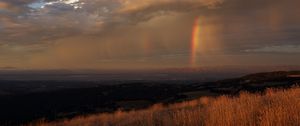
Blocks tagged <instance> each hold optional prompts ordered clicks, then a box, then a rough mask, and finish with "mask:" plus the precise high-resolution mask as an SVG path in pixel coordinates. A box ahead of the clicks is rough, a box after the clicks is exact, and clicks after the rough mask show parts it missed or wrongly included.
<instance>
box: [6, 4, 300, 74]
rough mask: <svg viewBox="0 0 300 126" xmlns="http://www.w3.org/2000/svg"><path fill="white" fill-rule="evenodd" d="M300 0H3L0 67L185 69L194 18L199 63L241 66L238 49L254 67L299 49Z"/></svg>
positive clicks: (242, 58)
mask: <svg viewBox="0 0 300 126" xmlns="http://www.w3.org/2000/svg"><path fill="white" fill-rule="evenodd" d="M299 4H300V2H299V1H297V0H286V1H282V0H264V1H261V0H251V1H249V0H2V1H1V2H0V49H1V51H0V56H1V58H0V59H1V61H0V65H2V66H7V65H9V64H10V65H12V66H13V67H21V68H30V69H31V68H32V69H35V68H39V69H45V68H50V69H52V68H53V69H60V68H78V69H80V68H102V67H106V66H107V67H116V66H119V67H120V68H122V67H127V66H134V67H136V66H138V67H145V66H146V67H164V66H168V65H171V66H174V67H185V66H188V58H189V55H190V41H191V34H192V27H193V25H194V20H195V18H197V17H199V18H200V20H201V22H200V25H201V32H202V34H201V36H200V38H201V41H202V42H203V44H202V45H201V46H202V47H201V50H200V51H199V53H201V54H200V55H199V56H201V55H205V56H202V57H199V59H203V60H200V61H201V62H200V61H199V65H202V66H205V65H208V64H211V63H209V61H211V60H212V59H214V60H213V62H220V64H216V65H224V64H225V65H230V64H233V63H232V62H229V61H230V59H236V63H235V64H239V63H240V62H241V61H243V60H244V58H246V57H243V56H244V55H246V56H249V55H251V58H249V57H247V59H253V60H255V59H256V61H258V62H256V63H254V62H251V61H249V63H248V64H255V65H256V64H259V63H260V62H259V61H260V60H261V59H263V56H262V55H260V53H266V50H268V51H267V52H274V50H283V51H276V54H274V55H273V56H272V57H277V58H273V59H272V60H277V59H281V58H284V57H285V56H284V54H285V53H286V52H287V51H284V50H288V49H287V48H290V47H298V45H299V41H300V17H299V16H298V15H297V12H300V9H299V8H298V7H297V5H299ZM279 46H280V47H279ZM293 49H294V48H293ZM278 53H282V55H278ZM290 53H296V54H297V53H299V52H297V51H290V52H289V54H290ZM228 57H230V58H228ZM267 57H269V56H267ZM210 58H211V59H210ZM205 60H206V61H205ZM227 61H228V62H227ZM170 62H171V63H170ZM299 62H300V61H294V63H290V61H289V60H286V62H284V63H282V64H296V63H299Z"/></svg>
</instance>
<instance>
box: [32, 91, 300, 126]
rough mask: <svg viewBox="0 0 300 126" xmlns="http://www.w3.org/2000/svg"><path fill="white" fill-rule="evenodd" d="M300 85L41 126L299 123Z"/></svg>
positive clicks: (270, 125) (293, 125) (291, 125)
mask: <svg viewBox="0 0 300 126" xmlns="http://www.w3.org/2000/svg"><path fill="white" fill-rule="evenodd" d="M299 108H300V87H293V88H291V89H286V90H283V89H268V90H267V91H266V92H265V93H263V94H251V93H241V94H240V95H239V96H237V97H231V96H219V97H216V98H213V97H202V98H200V99H197V100H192V101H187V102H182V103H177V104H173V105H168V106H163V105H161V104H157V105H154V106H152V107H150V108H148V109H145V110H138V111H129V112H123V111H116V112H115V113H112V114H109V113H107V114H105V113H104V114H99V115H92V116H87V117H77V118H74V119H71V120H62V121H59V122H52V123H46V122H43V121H41V122H37V123H35V124H32V125H40V126H52V125H54V126H83V125H84V126H201V125H205V126H220V125H223V126H233V125H235V126H255V125H257V126H277V125H278V126H282V125H289V126H298V125H300V109H299Z"/></svg>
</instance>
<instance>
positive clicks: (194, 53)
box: [190, 17, 200, 67]
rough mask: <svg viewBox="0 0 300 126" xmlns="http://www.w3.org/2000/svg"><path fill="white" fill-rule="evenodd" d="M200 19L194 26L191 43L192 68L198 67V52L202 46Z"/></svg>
mask: <svg viewBox="0 0 300 126" xmlns="http://www.w3.org/2000/svg"><path fill="white" fill-rule="evenodd" d="M199 22H200V18H199V17H197V18H196V19H195V22H194V25H193V32H192V41H191V54H190V64H191V66H192V67H193V66H195V65H196V59H197V51H198V49H199V44H200V36H199V34H200V25H199Z"/></svg>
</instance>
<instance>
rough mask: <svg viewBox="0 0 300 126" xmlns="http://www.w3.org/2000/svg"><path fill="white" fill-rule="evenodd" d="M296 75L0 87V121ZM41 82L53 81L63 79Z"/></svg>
mask: <svg viewBox="0 0 300 126" xmlns="http://www.w3.org/2000/svg"><path fill="white" fill-rule="evenodd" d="M299 75H300V72H299V71H290V72H283V71H282V72H271V73H258V74H252V75H247V76H244V77H241V78H235V79H227V80H220V81H216V82H208V83H201V84H198V83H190V84H189V83H187V84H184V85H183V84H172V83H171V82H169V83H168V82H167V81H165V82H162V83H153V82H133V83H124V84H118V85H101V86H99V85H98V86H95V87H82V88H70V89H68V88H63V89H61V90H47V91H38V92H30V93H19V92H15V93H14V94H5V90H2V95H0V101H1V102H0V112H1V113H0V125H19V124H25V123H28V122H32V121H34V120H38V119H42V118H43V119H46V120H49V121H52V120H58V119H63V118H72V117H74V116H78V115H87V114H92V113H101V112H113V111H115V110H117V109H123V110H131V109H142V108H145V107H148V106H150V105H153V104H155V103H165V104H168V103H174V102H179V101H184V100H190V99H194V98H198V97H201V96H219V95H224V94H228V95H236V94H239V93H240V92H241V91H248V92H260V91H264V90H265V89H266V88H271V87H276V88H278V87H279V88H289V87H291V86H293V85H295V84H299V83H300V77H299ZM0 83H1V82H0ZM14 83H16V82H14ZM18 83H21V82H18ZM24 83H25V82H24ZM27 83H28V82H27ZM39 83H40V82H39ZM43 83H53V85H55V84H57V83H63V82H61V81H60V82H43ZM28 90H29V89H28ZM0 91H1V90H0Z"/></svg>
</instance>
